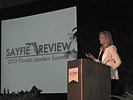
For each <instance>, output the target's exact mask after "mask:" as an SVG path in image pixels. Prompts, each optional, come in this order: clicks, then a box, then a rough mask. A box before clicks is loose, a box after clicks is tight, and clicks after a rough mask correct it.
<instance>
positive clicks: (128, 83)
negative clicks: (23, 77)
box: [0, 0, 133, 100]
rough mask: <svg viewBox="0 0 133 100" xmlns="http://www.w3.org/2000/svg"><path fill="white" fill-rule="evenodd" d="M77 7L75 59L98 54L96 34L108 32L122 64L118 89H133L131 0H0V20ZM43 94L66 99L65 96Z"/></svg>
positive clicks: (132, 20) (132, 10)
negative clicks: (76, 52)
mask: <svg viewBox="0 0 133 100" xmlns="http://www.w3.org/2000/svg"><path fill="white" fill-rule="evenodd" d="M11 1H12V2H11ZM72 6H77V23H78V25H77V28H78V31H77V33H76V36H77V40H78V59H80V58H86V57H85V53H86V52H90V53H92V54H93V55H94V56H95V57H97V56H98V53H99V47H100V45H99V40H98V39H99V37H98V33H99V32H100V31H105V30H106V31H110V32H111V33H112V36H113V41H114V45H116V47H117V49H118V53H119V55H120V58H121V60H122V65H121V66H120V67H119V68H118V70H119V75H120V85H121V86H122V87H123V88H130V89H132V87H133V85H132V84H133V1H132V0H131V1H130V0H126V1H123V0H108V1H107V0H91V1H90V0H84V1H83V0H56V1H54V0H48V1H45V0H21V1H20V0H0V13H1V16H0V17H1V20H2V19H9V18H15V17H20V16H27V15H32V14H38V13H43V12H49V11H54V10H58V9H63V8H68V7H72ZM50 95H51V96H49V94H46V97H47V98H49V100H50V98H52V97H53V98H59V99H66V97H67V94H64V93H63V94H50Z"/></svg>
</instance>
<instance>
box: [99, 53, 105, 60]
mask: <svg viewBox="0 0 133 100" xmlns="http://www.w3.org/2000/svg"><path fill="white" fill-rule="evenodd" d="M103 53H104V52H103V50H102V52H101V54H100V56H99V61H100V62H102V56H103Z"/></svg>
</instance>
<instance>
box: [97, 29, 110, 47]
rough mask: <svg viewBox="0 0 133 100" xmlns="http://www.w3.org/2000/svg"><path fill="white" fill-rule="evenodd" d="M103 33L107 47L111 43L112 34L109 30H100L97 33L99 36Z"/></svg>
mask: <svg viewBox="0 0 133 100" xmlns="http://www.w3.org/2000/svg"><path fill="white" fill-rule="evenodd" d="M101 34H103V35H104V36H105V38H106V39H107V41H106V42H107V47H108V46H110V45H113V39H112V35H111V33H110V32H109V31H102V32H100V33H99V36H100V35H101Z"/></svg>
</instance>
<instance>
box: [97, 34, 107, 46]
mask: <svg viewBox="0 0 133 100" xmlns="http://www.w3.org/2000/svg"><path fill="white" fill-rule="evenodd" d="M99 41H100V44H101V45H103V44H105V43H106V37H105V36H104V34H102V33H101V34H100V36H99Z"/></svg>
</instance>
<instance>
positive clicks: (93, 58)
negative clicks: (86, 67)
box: [85, 53, 96, 60]
mask: <svg viewBox="0 0 133 100" xmlns="http://www.w3.org/2000/svg"><path fill="white" fill-rule="evenodd" d="M85 55H86V57H89V58H91V59H92V60H95V59H96V58H95V57H94V56H93V55H92V54H91V53H89V54H87V53H86V54H85Z"/></svg>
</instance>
